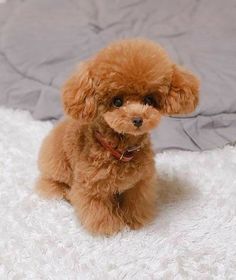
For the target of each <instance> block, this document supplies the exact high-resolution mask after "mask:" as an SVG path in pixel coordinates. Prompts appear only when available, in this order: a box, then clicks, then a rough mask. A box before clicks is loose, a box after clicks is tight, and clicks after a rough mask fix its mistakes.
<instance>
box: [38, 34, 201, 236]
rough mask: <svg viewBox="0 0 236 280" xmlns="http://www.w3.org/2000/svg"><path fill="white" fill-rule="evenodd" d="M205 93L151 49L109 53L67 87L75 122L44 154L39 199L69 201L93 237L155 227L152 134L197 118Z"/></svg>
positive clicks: (125, 44)
mask: <svg viewBox="0 0 236 280" xmlns="http://www.w3.org/2000/svg"><path fill="white" fill-rule="evenodd" d="M198 92H199V82H198V80H197V78H196V77H195V76H194V75H193V74H192V73H190V72H188V71H187V70H185V69H184V68H182V67H180V66H178V65H176V64H174V63H173V62H172V61H171V60H170V58H169V57H168V56H167V54H166V52H165V51H164V50H163V49H162V48H161V47H160V46H159V45H157V44H155V43H153V42H151V41H147V40H142V39H130V40H123V41H119V42H115V43H112V44H111V45H109V46H108V47H106V48H104V49H103V50H101V51H100V52H99V53H98V54H97V55H95V56H94V57H93V58H91V59H89V60H88V61H86V62H84V63H83V64H81V65H80V68H79V69H78V71H76V72H75V73H74V74H73V75H72V77H71V78H70V79H69V80H68V81H67V83H66V84H65V86H64V89H63V96H62V99H63V104H64V110H65V112H66V114H67V116H68V117H67V118H66V119H65V120H64V121H62V122H61V123H59V124H58V125H56V127H55V128H54V129H53V130H52V131H51V133H50V134H49V135H48V136H47V138H46V139H45V140H44V142H43V145H42V147H41V151H40V155H39V169H40V172H41V175H40V177H39V179H38V182H37V189H38V191H39V193H40V194H42V195H43V196H44V197H52V198H65V199H67V200H68V201H69V202H70V203H71V204H72V205H73V206H74V208H75V210H76V213H77V214H78V216H79V218H80V221H81V223H82V224H83V225H84V227H85V228H86V229H87V230H89V231H90V232H92V233H96V234H107V235H110V234H113V233H115V232H118V231H120V230H121V229H122V228H123V227H124V226H125V225H128V226H129V227H130V228H132V229H137V228H140V227H141V226H143V225H145V224H147V223H148V222H150V221H151V220H152V219H153V217H154V214H155V204H156V190H155V185H156V184H155V179H156V172H155V163H154V154H153V151H152V148H151V144H150V137H149V132H150V130H151V129H153V128H154V127H155V126H156V125H157V124H158V123H159V122H160V119H161V116H162V115H171V114H185V113H190V112H192V111H193V110H194V109H195V107H196V105H197V104H198Z"/></svg>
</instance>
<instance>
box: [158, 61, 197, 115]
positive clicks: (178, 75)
mask: <svg viewBox="0 0 236 280" xmlns="http://www.w3.org/2000/svg"><path fill="white" fill-rule="evenodd" d="M198 101H199V80H198V79H197V78H196V77H195V76H194V75H193V74H192V73H190V72H189V71H187V70H185V69H184V68H182V67H180V66H177V65H174V66H173V76H172V81H171V85H170V89H169V92H168V94H167V96H166V97H165V99H164V100H163V104H162V112H163V113H164V114H167V115H175V114H187V113H191V112H193V111H194V109H195V108H196V106H197V104H198Z"/></svg>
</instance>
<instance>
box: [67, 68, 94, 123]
mask: <svg viewBox="0 0 236 280" xmlns="http://www.w3.org/2000/svg"><path fill="white" fill-rule="evenodd" d="M95 99H96V97H95V89H94V83H93V79H92V77H91V74H90V70H89V65H88V63H84V64H81V65H80V68H79V69H78V70H77V72H76V73H75V74H73V75H72V77H71V78H70V79H69V80H68V81H67V82H66V83H65V85H64V87H63V90H62V101H63V105H64V111H65V112H66V113H67V114H68V115H69V116H71V117H72V118H74V119H79V120H81V121H84V122H88V121H90V120H92V119H93V118H94V117H95V116H96V111H97V102H96V100H95Z"/></svg>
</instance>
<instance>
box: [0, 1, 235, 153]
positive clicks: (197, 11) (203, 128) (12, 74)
mask: <svg viewBox="0 0 236 280" xmlns="http://www.w3.org/2000/svg"><path fill="white" fill-rule="evenodd" d="M235 15H236V5H235V0H227V1H223V0H214V1H213V0H212V1H209V0H202V1H197V0H178V1H177V0H176V1H173V0H145V1H140V0H125V1H115V0H113V1H112V0H70V1H68V0H50V1H49V0H24V1H23V0H8V1H7V2H6V3H5V4H2V5H1V6H0V92H1V94H0V104H1V105H5V106H9V107H13V108H18V109H25V110H29V111H30V112H31V113H32V115H33V117H34V118H36V119H41V120H46V119H58V118H59V117H60V116H61V115H62V107H61V105H60V90H59V89H60V87H61V85H62V84H63V83H64V81H65V80H66V79H67V78H68V75H69V73H71V72H72V71H73V70H74V68H75V66H76V65H77V64H78V63H79V62H81V61H82V60H85V59H87V58H89V57H90V56H92V55H93V54H94V53H96V52H97V51H98V50H99V49H100V48H102V47H104V46H105V45H107V44H108V43H110V42H111V41H113V40H117V39H121V38H127V37H144V38H149V39H152V40H154V41H156V42H159V43H160V44H161V45H162V46H163V47H164V48H165V49H166V50H167V51H168V53H169V54H170V55H171V57H172V58H173V60H174V61H175V62H176V63H179V64H182V65H184V66H186V68H189V70H192V71H193V72H194V73H195V74H197V75H198V76H199V77H200V79H201V98H200V104H199V106H198V108H197V110H196V111H195V112H194V114H193V115H191V116H189V115H188V116H182V117H178V118H177V117H173V118H166V119H165V121H164V122H162V123H161V125H160V127H159V128H158V129H156V130H154V133H153V135H154V137H153V139H154V147H155V151H158V150H164V149H171V148H180V149H185V150H206V149H212V148H215V147H223V146H224V145H225V144H227V143H232V142H234V141H236V91H235V89H236V28H235ZM157 78H158V77H157Z"/></svg>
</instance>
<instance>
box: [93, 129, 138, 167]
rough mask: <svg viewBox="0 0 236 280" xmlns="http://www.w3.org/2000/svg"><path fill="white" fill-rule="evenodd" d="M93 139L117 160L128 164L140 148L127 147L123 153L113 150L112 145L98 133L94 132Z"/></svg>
mask: <svg viewBox="0 0 236 280" xmlns="http://www.w3.org/2000/svg"><path fill="white" fill-rule="evenodd" d="M95 137H96V139H97V141H98V142H99V144H100V145H101V146H102V147H103V148H105V149H106V150H108V151H109V152H110V153H111V154H112V155H113V157H114V158H116V159H117V160H120V161H123V162H128V161H130V160H131V159H133V157H134V153H135V152H138V151H140V146H133V147H128V148H127V149H126V150H124V151H123V152H122V151H120V150H118V149H116V148H113V146H112V144H111V143H110V142H108V141H107V140H106V139H105V138H104V137H103V136H102V134H101V133H100V132H99V131H95Z"/></svg>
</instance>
